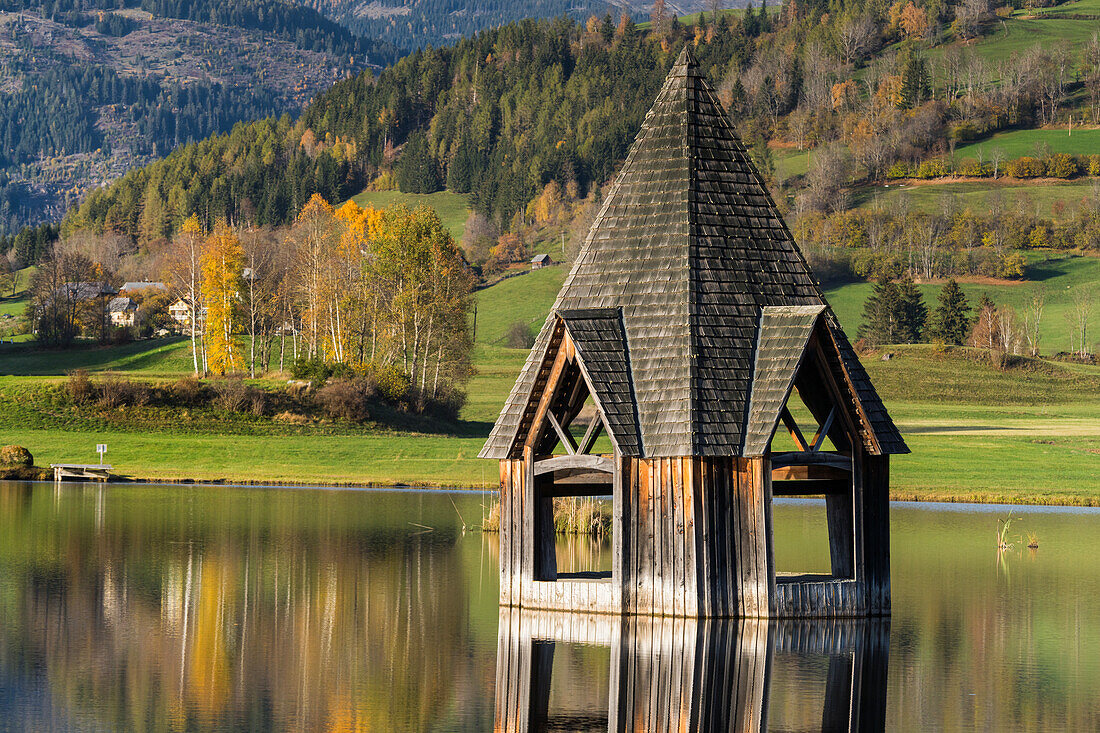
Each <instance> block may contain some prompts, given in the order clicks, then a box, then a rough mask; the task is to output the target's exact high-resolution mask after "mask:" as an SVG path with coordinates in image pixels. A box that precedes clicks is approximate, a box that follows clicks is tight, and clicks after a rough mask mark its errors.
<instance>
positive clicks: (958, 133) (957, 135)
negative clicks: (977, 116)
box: [951, 121, 981, 142]
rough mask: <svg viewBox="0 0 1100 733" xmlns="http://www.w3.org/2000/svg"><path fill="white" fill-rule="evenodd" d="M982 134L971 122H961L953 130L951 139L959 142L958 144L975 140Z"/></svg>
mask: <svg viewBox="0 0 1100 733" xmlns="http://www.w3.org/2000/svg"><path fill="white" fill-rule="evenodd" d="M980 134H981V133H980V132H979V130H978V128H977V127H976V126H975V125H974V123H973V122H970V121H967V122H960V123H959V124H957V125H955V126H954V127H953V128H951V139H952V140H957V141H958V142H967V141H968V140H973V139H975V138H976V137H978V135H980Z"/></svg>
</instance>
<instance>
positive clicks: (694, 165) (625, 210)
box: [481, 49, 908, 617]
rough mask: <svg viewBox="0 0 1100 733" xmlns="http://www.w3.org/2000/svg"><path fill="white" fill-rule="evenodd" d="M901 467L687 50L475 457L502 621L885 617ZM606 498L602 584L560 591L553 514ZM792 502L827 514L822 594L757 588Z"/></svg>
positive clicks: (802, 585) (864, 383)
mask: <svg viewBox="0 0 1100 733" xmlns="http://www.w3.org/2000/svg"><path fill="white" fill-rule="evenodd" d="M799 419H801V421H802V424H803V425H805V426H807V429H806V430H803V429H802V428H801V427H800V425H799V422H798V420H799ZM780 424H782V425H783V426H784V430H783V431H780V432H779V437H776V433H777V427H778V426H779V425H780ZM810 428H812V429H810ZM788 433H789V437H788ZM601 434H603V435H606V439H605V440H603V441H601V440H600V436H601ZM783 443H786V444H787V445H786V449H785V448H784V446H783ZM601 445H602V446H603V447H602V448H601V447H600V446H601ZM904 452H908V448H907V447H906V445H905V443H904V441H903V440H902V438H901V435H900V434H899V433H898V431H897V428H895V427H894V424H893V423H892V422H891V420H890V417H889V416H888V415H887V413H886V410H885V409H884V407H883V405H882V401H881V400H880V399H879V397H878V395H877V393H876V392H875V390H874V387H872V386H871V382H870V380H869V379H868V377H867V374H866V372H865V371H864V369H863V367H862V366H861V365H860V363H859V359H858V358H857V357H856V355H855V353H854V352H853V350H852V347H851V345H850V344H849V342H848V340H847V338H846V337H845V335H844V332H843V331H842V330H841V328H840V325H839V323H838V322H837V319H836V317H835V316H834V315H833V313H832V311H831V310H830V309H829V306H828V304H827V303H826V301H825V298H824V296H823V295H822V293H821V290H820V289H819V288H818V286H817V284H816V283H815V281H814V279H813V276H812V274H811V272H810V269H809V267H808V266H807V265H806V262H805V260H804V259H803V258H802V255H801V253H800V252H799V250H798V247H797V246H796V245H795V243H794V241H793V239H792V238H791V235H790V232H789V231H788V230H787V227H786V226H785V225H784V223H783V219H782V218H781V216H780V215H779V213H778V212H777V211H776V208H775V204H774V203H773V201H772V200H771V197H770V196H769V194H768V191H767V188H766V187H765V186H764V184H763V183H762V182H761V179H760V176H759V175H758V174H757V172H756V169H755V168H754V167H753V165H752V163H751V161H750V160H749V157H748V155H747V154H746V152H745V148H744V146H743V145H742V144H741V141H740V139H739V138H738V137H737V134H736V133H735V132H734V130H733V128H732V126H731V125H730V122H729V119H728V117H727V115H726V113H725V111H724V110H723V109H722V106H721V104H720V103H719V102H718V100H717V99H716V98H715V95H714V92H713V90H712V89H711V87H710V85H709V84H708V82H707V81H706V79H705V78H704V77H703V76H702V74H701V73H700V72H699V70H698V68H697V65H696V63H695V60H694V59H693V58H692V57H691V55H690V53H689V52H688V51H687V50H686V49H685V51H684V53H683V54H681V56H680V58H679V60H678V61H677V62H676V64H675V66H674V67H673V68H672V71H671V72H670V73H669V75H668V79H667V80H666V81H665V84H664V87H663V88H662V89H661V92H660V94H659V96H658V97H657V100H656V102H654V105H653V108H652V109H651V110H650V111H649V114H648V115H647V116H646V119H645V122H644V123H643V125H642V129H641V131H640V132H639V133H638V137H637V139H636V141H635V143H634V146H633V147H632V148H631V151H630V154H629V156H628V157H627V160H626V162H625V164H624V165H623V169H622V171H621V172H620V174H619V176H618V178H617V179H616V180H615V183H614V185H613V186H612V189H611V191H610V193H609V194H608V196H607V199H606V201H605V202H604V204H603V207H602V208H601V210H600V213H599V215H598V216H597V217H596V220H595V221H594V222H593V224H592V228H591V230H590V231H589V233H588V236H587V238H586V240H585V242H584V245H583V247H582V249H581V252H580V254H579V255H578V258H577V261H576V263H575V264H574V266H573V269H572V271H571V272H570V273H569V276H568V277H567V278H566V280H565V283H564V285H563V286H562V289H561V292H560V293H559V294H558V298H557V301H556V302H555V304H554V308H553V310H552V311H551V313H550V315H549V317H548V318H547V320H546V324H545V325H544V326H543V328H542V331H541V332H540V334H539V336H538V339H537V340H536V342H535V345H534V347H533V348H532V350H531V353H530V355H529V357H528V359H527V363H526V364H525V366H524V368H523V371H522V372H521V373H520V375H519V379H518V380H517V381H516V385H515V387H514V388H513V390H512V393H511V396H510V397H509V398H508V401H507V403H506V404H505V406H504V409H503V410H502V411H501V414H500V417H499V418H498V419H497V422H496V425H495V426H494V428H493V431H492V434H491V435H490V436H489V439H488V441H487V442H486V444H485V447H484V448H483V449H482V451H481V457H483V458H491V459H497V460H499V461H500V478H501V533H500V547H501V593H500V601H501V603H502V604H503V605H510V606H521V607H525V608H541V609H564V610H584V611H592V612H603V613H632V614H656V615H668V616H689V617H694V616H701V617H726V616H730V617H780V616H787V617H797V616H862V615H884V614H888V613H889V609H890V563H889V523H888V501H887V494H888V485H889V455H890V454H892V453H904ZM606 495H610V496H611V497H612V498H613V507H614V509H613V525H612V548H613V567H612V570H611V571H610V572H609V573H603V574H599V575H598V576H592V575H591V574H588V575H585V576H583V577H582V576H577V575H568V574H564V573H561V574H559V573H558V572H557V566H556V559H555V542H554V539H555V536H554V529H553V521H552V514H553V508H552V505H553V499H554V497H560V496H606ZM805 495H816V496H824V497H825V500H826V505H827V516H828V520H827V521H828V533H829V544H830V559H831V572H830V573H829V574H827V575H804V574H802V575H799V574H787V573H781V572H777V571H776V568H775V562H774V560H773V544H772V539H773V532H772V529H773V527H772V512H771V502H772V497H774V496H805Z"/></svg>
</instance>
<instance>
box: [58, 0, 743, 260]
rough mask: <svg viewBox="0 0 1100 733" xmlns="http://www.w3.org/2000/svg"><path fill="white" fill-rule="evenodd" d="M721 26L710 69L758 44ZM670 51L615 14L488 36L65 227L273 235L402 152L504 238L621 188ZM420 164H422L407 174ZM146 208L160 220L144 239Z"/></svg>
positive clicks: (406, 66)
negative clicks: (547, 207)
mask: <svg viewBox="0 0 1100 733" xmlns="http://www.w3.org/2000/svg"><path fill="white" fill-rule="evenodd" d="M722 28H723V30H722V31H721V32H720V33H718V34H717V35H716V36H715V38H714V39H712V41H711V42H710V43H705V44H702V45H701V46H700V47H699V48H698V53H699V54H700V56H701V57H702V58H704V59H706V60H707V62H708V66H711V67H713V66H714V65H715V64H718V63H721V61H720V60H721V59H730V58H736V57H738V56H740V55H743V54H744V53H746V52H747V51H748V45H749V44H751V42H752V41H751V39H749V38H747V37H745V36H743V35H739V34H735V33H733V32H732V31H731V29H730V28H729V27H728V26H725V25H724V26H722ZM675 50H676V49H675V48H674V47H673V46H671V45H667V44H666V47H662V44H660V43H659V42H654V41H653V40H652V39H651V38H650V37H649V34H647V33H644V32H642V31H639V30H638V29H637V28H636V26H635V25H634V24H633V23H632V22H630V21H629V20H626V21H625V22H622V23H620V24H619V25H618V26H616V25H615V24H613V23H612V22H611V18H610V16H606V17H605V18H604V20H603V21H601V22H600V24H599V26H598V27H597V28H595V30H594V31H592V32H589V31H586V30H585V28H584V26H582V25H579V24H576V23H574V22H572V21H569V20H566V19H557V20H554V21H542V22H535V21H523V22H521V23H518V24H513V25H508V26H505V27H503V28H501V29H499V30H493V31H487V32H485V33H482V34H479V35H478V36H477V37H475V38H473V39H464V40H462V41H460V42H459V43H457V44H455V45H454V46H450V47H447V48H443V49H435V50H425V51H421V52H417V53H415V54H412V55H410V56H408V57H406V58H404V59H402V60H401V61H399V62H398V63H396V64H395V65H393V66H392V67H390V68H388V69H386V70H385V71H383V72H382V73H381V75H380V76H379V77H378V78H377V79H374V78H373V77H372V76H371V75H370V74H361V75H359V76H357V77H355V78H353V79H349V80H346V81H343V82H340V83H339V84H337V85H335V86H334V87H333V88H332V89H331V90H329V91H328V92H326V93H324V94H321V95H319V96H318V97H317V99H315V100H314V102H313V103H312V104H311V105H310V106H309V107H308V108H307V109H306V111H305V112H304V113H303V115H302V116H301V118H299V119H298V120H297V122H292V121H290V120H287V119H283V120H279V121H275V120H267V121H263V122H259V123H254V124H250V125H239V126H238V127H236V128H235V129H234V130H233V131H232V132H231V133H230V134H229V135H226V136H219V137H217V138H211V139H209V140H205V141H202V142H200V143H196V144H193V145H189V146H186V147H184V148H182V149H180V150H177V151H176V152H174V153H173V154H172V155H170V156H168V158H166V159H165V160H164V161H161V162H158V163H156V164H153V165H152V166H149V167H147V168H144V169H141V170H135V171H132V172H131V173H130V174H128V175H127V176H125V177H124V178H123V179H122V180H120V181H119V182H118V183H117V184H116V185H114V186H112V187H110V188H107V189H103V190H100V191H96V192H94V193H93V194H92V195H91V196H89V198H88V199H87V200H86V201H85V202H84V203H83V204H82V205H81V206H80V207H79V209H77V210H74V211H73V212H72V213H71V214H70V216H69V217H68V219H67V221H66V229H67V230H69V231H72V230H74V229H82V228H83V229H91V230H94V231H117V232H120V233H124V234H126V235H128V236H131V237H133V238H134V239H135V240H141V241H148V240H149V238H150V237H153V238H155V237H156V236H159V233H160V232H170V231H171V230H172V229H173V228H174V226H175V224H176V223H178V221H179V217H180V215H181V214H183V212H184V211H187V213H192V212H195V213H199V214H200V215H202V216H206V217H208V218H209V220H210V221H211V222H212V221H213V220H214V219H216V218H218V217H224V218H226V219H228V220H230V221H238V220H240V219H241V218H242V217H244V218H251V219H253V220H254V221H255V222H256V223H259V224H265V225H277V224H281V223H284V222H286V221H288V219H289V217H290V216H292V215H293V212H294V211H296V210H297V209H298V208H300V207H301V206H302V205H303V204H304V203H305V201H306V200H307V199H308V198H309V196H310V195H311V194H312V193H315V192H316V193H320V194H321V195H322V196H324V197H325V198H326V199H329V200H340V199H343V198H347V197H348V196H350V195H351V194H353V193H356V192H358V190H360V189H361V188H362V187H363V186H364V185H365V184H366V183H367V182H368V181H370V180H371V179H372V178H373V177H374V176H375V175H376V174H377V173H378V172H379V171H380V170H385V169H387V168H388V167H390V166H392V164H393V163H394V161H395V160H397V159H398V158H399V157H400V156H401V151H402V150H404V151H405V156H407V157H408V158H409V159H410V160H408V161H406V165H407V166H408V167H411V168H413V169H414V170H416V171H417V174H418V177H419V178H418V183H417V185H420V186H424V187H429V188H430V187H431V186H432V185H435V186H437V187H438V186H439V185H441V184H442V183H443V182H447V183H448V184H449V185H450V187H451V188H453V189H454V190H456V191H459V192H471V193H472V195H473V203H474V205H475V207H476V208H477V209H478V210H479V211H481V212H482V213H484V214H485V215H487V216H489V217H491V218H494V219H496V220H498V221H499V222H501V223H502V224H504V225H507V224H508V223H509V221H510V219H511V218H512V216H513V215H514V214H515V213H516V212H519V211H522V210H523V209H524V208H525V206H526V204H527V202H528V201H529V200H531V199H532V198H533V197H534V196H535V195H536V194H537V193H538V192H539V191H540V190H541V188H542V186H543V185H545V184H546V183H547V182H548V181H550V180H558V181H561V182H562V184H563V186H564V185H565V184H569V188H570V190H571V191H572V192H573V194H574V195H575V196H580V197H583V196H584V195H586V194H587V192H588V190H589V189H590V188H592V187H593V185H594V184H595V185H599V184H600V183H602V182H603V181H605V180H607V179H608V178H609V177H610V176H611V175H612V174H613V172H614V170H615V168H616V166H617V165H618V163H619V162H620V161H621V159H622V158H623V156H624V155H625V154H626V151H627V148H628V146H629V144H630V141H631V140H632V138H633V136H634V134H635V133H636V132H637V129H638V126H639V125H640V123H641V119H642V116H643V115H644V114H645V111H646V109H648V107H649V104H650V103H651V102H652V99H653V97H654V95H655V94H656V92H657V89H658V88H659V85H660V84H661V81H662V78H663V76H664V72H665V71H666V70H667V68H668V66H669V65H670V64H671V63H672V60H673V56H674V53H675ZM410 138H411V139H412V145H409V146H406V147H404V148H402V147H401V146H404V145H405V143H406V142H407V141H409V140H410ZM417 151H420V154H423V155H424V156H425V157H424V159H423V161H419V162H418V164H417V165H410V164H411V163H414V162H417V161H414V160H412V158H414V157H415V155H417V154H418V153H417ZM419 163H423V165H420V164H419ZM400 167H401V166H400V164H399V165H398V168H400ZM173 192H174V193H173ZM150 202H151V203H150ZM150 209H153V210H154V211H159V212H161V213H160V215H159V216H158V217H157V218H156V221H155V223H154V224H150V225H149V226H145V225H143V224H142V221H143V219H144V220H145V221H147V222H148V221H149V219H150V217H149V215H148V213H147V212H148V211H149V210H150ZM184 216H186V214H184Z"/></svg>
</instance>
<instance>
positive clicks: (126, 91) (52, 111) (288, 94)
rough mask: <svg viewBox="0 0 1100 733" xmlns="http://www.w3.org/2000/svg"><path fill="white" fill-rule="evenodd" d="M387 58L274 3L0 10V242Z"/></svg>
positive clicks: (107, 1)
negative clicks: (90, 192) (139, 170)
mask: <svg viewBox="0 0 1100 733" xmlns="http://www.w3.org/2000/svg"><path fill="white" fill-rule="evenodd" d="M177 18H180V19H177ZM394 56H395V53H394V52H393V50H392V49H390V48H389V47H387V46H386V45H385V44H378V43H375V42H373V41H366V40H364V39H362V38H360V37H358V36H355V35H353V34H351V33H350V32H349V31H347V30H346V29H344V28H342V27H340V26H338V25H336V24H335V23H333V22H332V21H329V20H328V19H326V18H324V17H322V16H320V15H318V14H317V13H316V12H315V11H313V10H310V9H307V8H302V7H297V6H291V5H288V4H286V3H282V2H278V1H277V0H233V1H232V2H219V3H210V2H185V1H184V0H178V1H173V2H169V1H168V0H144V2H143V3H141V4H140V6H139V4H138V3H137V2H136V0H135V1H133V2H130V1H129V0H125V1H123V0H86V1H85V2H80V1H79V0H45V2H40V3H36V2H34V1H33V0H30V1H27V0H18V1H16V0H0V235H2V234H5V233H13V232H16V231H18V229H19V228H20V227H21V226H23V225H26V224H35V223H37V222H39V221H43V220H50V219H53V220H55V221H56V220H58V219H60V217H61V215H62V214H63V213H64V211H65V208H66V206H67V205H68V204H69V203H70V202H71V201H73V200H74V199H77V198H78V197H80V196H82V195H83V193H84V192H85V191H86V190H87V189H88V188H89V187H94V186H99V185H103V184H105V183H107V182H109V181H111V180H113V179H114V178H117V177H118V176H119V175H121V174H122V173H124V172H125V171H126V170H127V169H129V168H131V167H133V166H134V165H141V164H143V163H146V162H149V161H151V160H154V159H156V158H158V157H160V156H163V155H165V154H167V153H168V152H169V151H171V150H172V149H174V148H176V147H178V146H179V145H181V144H184V143H186V142H189V141H193V140H200V139H202V138H204V137H206V136H208V135H210V134H211V133H217V132H221V131H225V130H228V129H229V128H230V127H231V126H232V125H233V124H234V123H235V122H238V121H240V120H248V119H256V118H262V117H265V116H268V115H271V114H281V113H284V112H297V111H298V110H300V109H301V108H302V106H303V105H304V104H305V103H306V102H308V100H309V99H310V97H312V96H313V94H314V93H316V92H317V91H319V90H321V89H324V88H327V87H328V86H330V85H331V84H332V83H333V82H334V81H336V80H338V79H341V78H344V77H345V76H347V75H348V74H349V73H353V72H354V71H356V70H358V69H361V68H364V67H366V66H367V65H368V64H369V63H374V64H381V63H385V62H387V61H389V60H392V59H393V58H394Z"/></svg>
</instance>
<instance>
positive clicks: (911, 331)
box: [898, 276, 928, 344]
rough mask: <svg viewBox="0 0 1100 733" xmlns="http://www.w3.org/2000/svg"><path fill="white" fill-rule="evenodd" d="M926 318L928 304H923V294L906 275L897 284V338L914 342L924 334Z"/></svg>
mask: <svg viewBox="0 0 1100 733" xmlns="http://www.w3.org/2000/svg"><path fill="white" fill-rule="evenodd" d="M927 320H928V306H926V305H925V304H924V295H922V294H921V291H920V288H918V287H917V286H916V284H915V283H914V282H913V278H911V277H909V276H906V278H905V279H904V280H902V281H901V283H900V284H899V285H898V340H899V341H900V342H902V343H906V344H915V343H918V342H920V341H921V339H922V337H923V336H924V327H925V324H926V322H927Z"/></svg>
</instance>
